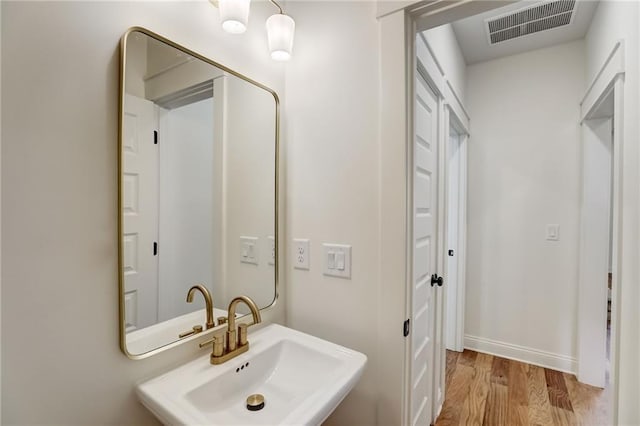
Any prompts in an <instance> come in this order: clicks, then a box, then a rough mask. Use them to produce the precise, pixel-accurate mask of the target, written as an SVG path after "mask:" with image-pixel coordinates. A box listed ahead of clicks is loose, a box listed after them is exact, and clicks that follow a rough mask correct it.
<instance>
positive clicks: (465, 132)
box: [444, 103, 469, 352]
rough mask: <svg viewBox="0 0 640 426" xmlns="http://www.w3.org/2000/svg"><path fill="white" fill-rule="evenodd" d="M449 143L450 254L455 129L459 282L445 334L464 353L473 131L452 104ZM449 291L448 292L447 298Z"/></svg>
mask: <svg viewBox="0 0 640 426" xmlns="http://www.w3.org/2000/svg"><path fill="white" fill-rule="evenodd" d="M445 106H446V108H445V131H446V136H445V141H446V148H445V149H446V158H445V166H444V169H445V170H444V173H445V179H446V190H445V193H446V195H447V201H446V205H445V208H446V210H445V211H446V213H445V222H446V226H445V235H446V236H445V240H446V243H445V250H446V251H448V250H449V247H451V242H450V238H449V217H450V216H449V214H450V211H449V199H448V195H449V193H450V180H449V178H450V173H449V158H450V156H449V154H450V152H449V139H450V137H451V134H450V130H451V128H452V127H453V128H454V129H455V130H456V133H457V134H458V149H459V160H458V161H459V163H458V185H459V186H458V238H457V241H456V247H457V252H456V253H454V256H456V257H457V271H456V272H457V277H456V278H457V283H456V286H457V287H456V300H455V308H454V315H450V312H449V308H448V297H447V298H446V299H445V302H446V303H447V305H446V306H445V309H446V313H445V316H446V318H447V320H446V321H450V320H451V319H453V324H451V323H450V324H446V323H445V326H446V327H445V333H448V331H447V330H448V329H449V327H451V328H453V347H451V348H447V349H451V350H454V351H457V352H462V351H463V350H464V310H465V294H466V282H467V281H466V273H467V158H468V142H469V129H468V128H466V127H465V125H464V124H463V123H462V121H461V120H460V119H459V118H458V116H457V115H456V113H455V111H454V110H453V109H452V108H451V107H450V105H449V104H446V103H445ZM444 271H445V272H444V274H445V275H444V276H445V280H446V279H447V277H448V276H449V262H447V261H445V262H444ZM448 295H449V292H448V290H447V296H448Z"/></svg>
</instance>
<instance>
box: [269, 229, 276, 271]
mask: <svg viewBox="0 0 640 426" xmlns="http://www.w3.org/2000/svg"><path fill="white" fill-rule="evenodd" d="M267 244H268V247H267V248H268V250H269V251H267V253H268V256H267V258H268V259H269V260H268V262H267V263H268V264H269V265H275V264H276V240H275V238H273V237H272V236H268V237H267Z"/></svg>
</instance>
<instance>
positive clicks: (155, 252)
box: [153, 241, 158, 256]
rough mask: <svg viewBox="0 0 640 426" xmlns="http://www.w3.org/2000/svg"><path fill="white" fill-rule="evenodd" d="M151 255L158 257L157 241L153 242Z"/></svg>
mask: <svg viewBox="0 0 640 426" xmlns="http://www.w3.org/2000/svg"><path fill="white" fill-rule="evenodd" d="M153 255H154V256H157V255H158V242H157V241H154V242H153Z"/></svg>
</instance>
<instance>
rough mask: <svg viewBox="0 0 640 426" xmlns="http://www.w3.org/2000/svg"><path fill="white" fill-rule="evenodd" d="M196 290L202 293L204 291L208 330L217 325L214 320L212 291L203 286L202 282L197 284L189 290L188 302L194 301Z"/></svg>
mask: <svg viewBox="0 0 640 426" xmlns="http://www.w3.org/2000/svg"><path fill="white" fill-rule="evenodd" d="M196 291H199V292H200V293H202V297H204V302H205V305H206V308H205V309H206V312H207V330H208V329H210V328H213V327H215V322H214V320H213V298H212V297H211V293H209V290H207V288H206V287H205V286H203V285H202V284H197V285H194V286H193V287H191V288H190V289H189V292H188V293H187V303H191V302H193V295H194V294H195V293H196Z"/></svg>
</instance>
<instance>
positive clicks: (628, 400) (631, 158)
mask: <svg viewBox="0 0 640 426" xmlns="http://www.w3.org/2000/svg"><path fill="white" fill-rule="evenodd" d="M639 27H640V7H639V5H638V2H635V1H632V2H626V1H613V0H604V1H601V2H600V4H599V6H598V8H597V9H596V13H595V15H594V17H593V21H592V22H591V27H590V29H589V32H588V33H587V36H586V39H585V41H586V61H585V63H586V65H587V82H588V83H591V82H592V81H593V80H594V78H595V76H596V73H597V71H598V70H599V69H600V68H601V67H602V65H603V64H604V61H605V59H606V57H607V55H608V54H609V53H610V52H611V50H612V48H613V46H614V44H615V43H616V42H617V41H619V40H624V43H625V50H624V58H625V68H626V73H625V78H624V117H623V118H622V119H623V125H624V132H623V135H622V137H623V140H624V141H623V145H624V146H623V147H619V146H616V147H614V151H616V150H620V149H622V150H623V151H622V164H620V165H619V166H620V168H621V170H622V172H621V175H620V178H621V185H622V193H621V194H620V195H621V200H622V206H621V209H620V215H619V216H618V217H617V218H616V220H617V221H619V223H621V231H622V232H621V235H620V244H619V245H618V247H617V249H618V250H619V259H618V262H619V263H620V262H621V263H622V265H623V268H619V269H618V271H617V272H618V275H619V278H618V279H619V281H618V284H619V292H617V291H616V290H615V289H614V294H613V296H614V299H617V300H614V301H613V308H614V311H617V312H614V315H616V316H617V318H616V319H614V320H613V323H614V333H613V339H614V340H613V344H614V345H615V327H616V326H618V327H619V336H620V337H619V342H618V344H619V351H618V354H617V359H614V360H613V362H612V365H613V368H614V371H613V372H612V376H613V377H614V380H616V379H617V380H618V384H617V387H616V388H614V389H615V390H614V392H615V393H616V394H617V397H618V419H617V420H618V424H621V425H632V424H640V405H639V404H638V395H640V366H639V365H638V359H640V333H639V332H638V330H640V327H639V325H640V311H639V310H638V306H639V305H640V285H639V284H638V283H639V282H640V270H639V266H638V265H639V264H638V258H640V254H639V253H640V247H639V241H640V238H639V236H640V223H639V221H640V216H639V215H638V210H639V201H638V200H639V199H640V194H639V192H638V188H640V184H639V182H640V177H639V174H638V168H639V165H640V150H639V148H638V121H640V116H639V113H640V109H639V108H638V99H639V98H640V85H639V84H638V80H639V79H640V69H639V67H638V57H639V55H640V43H639V42H638V37H639V34H638V28H639ZM614 223H615V222H614ZM613 269H614V274H615V273H616V265H614V267H613ZM614 286H615V285H614ZM616 293H617V294H616ZM618 302H619V303H618ZM618 372H619V376H618Z"/></svg>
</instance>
